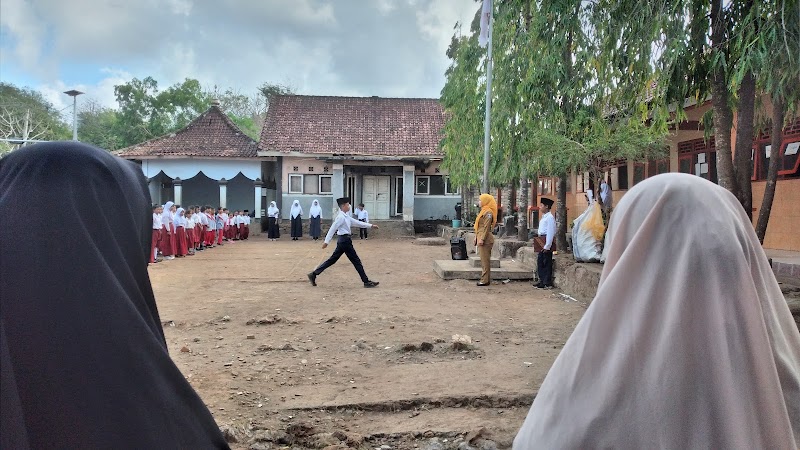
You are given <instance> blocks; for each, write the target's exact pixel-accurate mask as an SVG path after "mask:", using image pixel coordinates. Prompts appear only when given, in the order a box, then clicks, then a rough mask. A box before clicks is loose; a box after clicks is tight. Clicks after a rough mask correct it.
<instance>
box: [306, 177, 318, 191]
mask: <svg viewBox="0 0 800 450" xmlns="http://www.w3.org/2000/svg"><path fill="white" fill-rule="evenodd" d="M303 193H304V194H317V193H319V176H318V175H304V176H303Z"/></svg>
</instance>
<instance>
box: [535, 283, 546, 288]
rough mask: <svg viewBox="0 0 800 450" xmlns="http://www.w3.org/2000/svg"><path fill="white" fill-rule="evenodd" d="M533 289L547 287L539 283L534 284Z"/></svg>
mask: <svg viewBox="0 0 800 450" xmlns="http://www.w3.org/2000/svg"><path fill="white" fill-rule="evenodd" d="M533 287H535V288H536V289H544V287H545V286H544V285H543V284H542V283H539V284H534V285H533Z"/></svg>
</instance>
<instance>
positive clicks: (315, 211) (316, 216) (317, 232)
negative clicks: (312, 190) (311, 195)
mask: <svg viewBox="0 0 800 450" xmlns="http://www.w3.org/2000/svg"><path fill="white" fill-rule="evenodd" d="M308 217H309V224H308V234H309V235H310V236H311V237H312V238H314V240H315V241H317V240H319V237H320V236H321V235H322V208H321V207H320V206H319V202H318V201H317V200H316V199H315V200H314V201H313V202H311V209H310V210H308Z"/></svg>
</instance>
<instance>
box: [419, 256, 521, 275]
mask: <svg viewBox="0 0 800 450" xmlns="http://www.w3.org/2000/svg"><path fill="white" fill-rule="evenodd" d="M433 270H434V271H435V272H436V274H437V275H439V277H441V278H442V279H444V280H480V279H481V269H480V268H479V267H472V266H470V264H469V261H466V260H460V261H454V260H451V259H443V260H438V261H434V262H433ZM491 276H492V280H530V279H531V278H533V272H531V271H530V269H528V268H526V267H522V266H521V265H520V264H519V263H517V262H515V261H511V260H509V261H505V260H504V261H503V262H502V266H501V267H500V268H498V269H492V272H491Z"/></svg>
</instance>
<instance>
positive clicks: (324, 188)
mask: <svg viewBox="0 0 800 450" xmlns="http://www.w3.org/2000/svg"><path fill="white" fill-rule="evenodd" d="M332 192H333V177H332V176H330V175H320V176H319V193H320V194H330V193H332Z"/></svg>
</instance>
